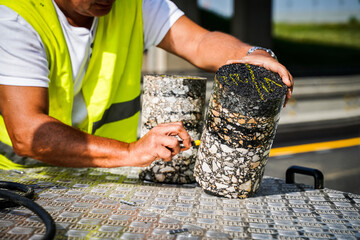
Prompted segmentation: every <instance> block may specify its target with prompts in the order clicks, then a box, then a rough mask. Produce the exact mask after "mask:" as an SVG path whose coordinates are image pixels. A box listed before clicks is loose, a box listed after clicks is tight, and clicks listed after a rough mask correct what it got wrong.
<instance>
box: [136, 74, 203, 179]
mask: <svg viewBox="0 0 360 240" xmlns="http://www.w3.org/2000/svg"><path fill="white" fill-rule="evenodd" d="M205 93H206V78H202V77H194V76H177V75H145V76H144V83H143V94H142V117H141V136H144V135H145V134H146V133H147V132H148V131H150V129H152V128H153V127H155V126H157V125H158V124H160V123H169V122H182V123H183V125H184V127H185V129H186V130H187V131H188V133H189V134H190V136H191V137H192V138H193V139H194V140H196V139H200V137H201V133H202V128H203V122H204V105H205ZM197 150H198V149H197V148H196V147H192V148H190V149H189V150H187V151H183V152H180V153H179V154H178V155H176V156H174V157H173V158H172V160H171V161H170V162H164V161H162V160H158V161H155V162H153V163H152V164H151V165H150V166H149V167H146V168H144V169H142V170H141V173H140V179H142V180H148V181H153V182H162V183H193V182H195V178H194V165H195V161H196V156H197Z"/></svg>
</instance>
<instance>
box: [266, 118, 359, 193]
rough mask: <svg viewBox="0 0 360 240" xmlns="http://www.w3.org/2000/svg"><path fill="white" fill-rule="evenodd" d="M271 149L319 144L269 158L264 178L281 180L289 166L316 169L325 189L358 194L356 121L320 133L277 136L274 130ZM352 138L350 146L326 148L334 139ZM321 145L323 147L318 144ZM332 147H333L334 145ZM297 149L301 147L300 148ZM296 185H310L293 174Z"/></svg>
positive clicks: (294, 132) (308, 132)
mask: <svg viewBox="0 0 360 240" xmlns="http://www.w3.org/2000/svg"><path fill="white" fill-rule="evenodd" d="M278 130H280V131H279V133H278V134H277V135H276V137H275V140H274V144H273V148H272V150H276V149H279V148H280V147H281V149H284V150H285V149H286V147H287V146H304V148H306V147H305V146H306V145H304V144H312V143H319V144H318V145H319V148H318V149H317V150H315V151H309V152H306V149H305V152H304V153H298V154H296V153H295V154H285V155H282V156H275V157H270V158H269V161H268V163H267V165H266V168H265V175H268V176H273V177H278V178H282V179H284V178H285V172H286V169H287V168H288V167H290V166H292V165H299V166H304V167H309V168H316V169H318V170H320V171H321V172H322V173H323V174H324V185H325V187H326V188H331V189H336V190H340V191H344V192H351V193H357V194H360V142H359V140H358V139H359V136H360V122H358V123H357V124H354V125H353V126H347V127H344V126H338V127H332V128H324V129H321V130H309V131H298V130H297V129H296V128H295V129H293V131H292V132H287V133H281V126H279V128H278ZM343 139H351V140H352V139H356V141H354V143H355V144H354V146H350V147H345V148H331V147H330V148H328V149H326V146H327V145H330V144H329V143H332V142H334V143H337V142H339V141H338V140H343ZM321 143H323V144H321ZM356 143H359V144H356ZM335 145H336V144H335ZM300 149H301V147H300ZM295 181H296V182H299V183H306V184H309V185H313V184H314V179H313V178H312V177H310V176H302V175H295Z"/></svg>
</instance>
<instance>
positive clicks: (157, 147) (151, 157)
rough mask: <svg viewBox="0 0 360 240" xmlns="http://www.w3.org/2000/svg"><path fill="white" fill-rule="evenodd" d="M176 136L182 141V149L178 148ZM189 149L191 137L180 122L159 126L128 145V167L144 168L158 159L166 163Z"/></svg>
mask: <svg viewBox="0 0 360 240" xmlns="http://www.w3.org/2000/svg"><path fill="white" fill-rule="evenodd" d="M176 136H178V137H180V138H181V139H182V144H183V145H184V147H181V146H180V142H179V140H178V138H177V137H176ZM190 147H191V137H190V135H189V134H188V132H187V131H186V130H185V128H184V126H183V125H182V123H181V122H173V123H164V124H159V125H158V126H156V127H154V128H153V129H151V130H150V131H149V132H148V133H147V134H145V136H143V137H142V138H141V139H139V140H138V141H137V142H133V143H130V144H129V161H131V162H129V163H128V165H132V166H139V167H145V166H148V165H150V164H151V163H152V162H153V161H155V160H159V159H162V160H163V161H166V162H168V161H171V158H172V157H173V156H175V155H176V154H178V153H179V152H180V151H185V150H188V149H189V148H190Z"/></svg>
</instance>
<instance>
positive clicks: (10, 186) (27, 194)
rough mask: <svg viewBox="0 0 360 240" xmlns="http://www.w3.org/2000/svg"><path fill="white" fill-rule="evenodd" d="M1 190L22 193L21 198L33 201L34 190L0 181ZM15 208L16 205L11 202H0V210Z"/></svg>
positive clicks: (22, 185)
mask: <svg viewBox="0 0 360 240" xmlns="http://www.w3.org/2000/svg"><path fill="white" fill-rule="evenodd" d="M2 188H3V189H6V190H13V191H19V192H22V193H23V195H22V196H24V197H26V198H29V199H33V198H34V195H35V192H34V189H33V188H32V187H30V186H27V185H25V184H21V183H17V182H7V181H0V189H2ZM16 206H18V205H17V204H16V203H15V202H13V201H7V200H0V208H9V207H16Z"/></svg>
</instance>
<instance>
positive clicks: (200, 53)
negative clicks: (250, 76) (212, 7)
mask: <svg viewBox="0 0 360 240" xmlns="http://www.w3.org/2000/svg"><path fill="white" fill-rule="evenodd" d="M158 47H160V48H162V49H164V50H166V51H169V52H171V53H173V54H175V55H178V56H180V57H182V58H184V59H185V60H187V61H189V62H190V63H192V64H194V65H195V66H197V67H199V68H201V69H204V70H207V71H211V72H215V71H216V70H217V69H218V68H220V67H221V66H222V65H225V64H229V63H249V64H254V65H258V66H262V67H264V68H266V69H269V70H271V71H273V72H277V73H278V74H279V75H280V77H281V78H282V80H283V82H284V83H285V84H286V85H287V86H288V87H289V92H288V94H287V98H288V99H289V98H290V96H291V91H292V88H293V79H292V76H291V74H290V73H289V72H288V70H287V69H286V68H285V67H284V66H283V65H282V64H280V63H279V62H278V61H277V60H275V59H274V58H272V57H271V56H270V54H269V53H267V52H265V51H262V50H256V51H255V52H253V53H252V54H250V55H247V52H248V50H249V49H250V48H251V47H252V46H250V45H248V44H246V43H244V42H242V41H240V40H239V39H237V38H235V37H233V36H231V35H228V34H224V33H220V32H210V31H208V30H206V29H204V28H202V27H200V26H199V25H197V24H195V23H194V22H192V21H191V20H190V19H189V18H187V17H186V16H182V17H181V18H179V20H177V21H176V23H175V24H174V25H173V26H172V27H171V28H170V30H169V31H168V33H167V34H166V35H165V37H164V39H163V40H162V41H161V42H160V43H159V45H158Z"/></svg>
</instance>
